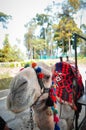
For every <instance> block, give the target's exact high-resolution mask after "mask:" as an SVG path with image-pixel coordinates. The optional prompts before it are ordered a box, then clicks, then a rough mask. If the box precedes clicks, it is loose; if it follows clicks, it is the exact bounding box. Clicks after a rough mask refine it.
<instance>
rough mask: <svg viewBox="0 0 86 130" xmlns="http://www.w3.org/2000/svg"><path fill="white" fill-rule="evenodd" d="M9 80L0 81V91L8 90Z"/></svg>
mask: <svg viewBox="0 0 86 130" xmlns="http://www.w3.org/2000/svg"><path fill="white" fill-rule="evenodd" d="M11 79H12V78H11V77H9V78H2V79H0V90H4V89H8V88H9V84H10V81H11Z"/></svg>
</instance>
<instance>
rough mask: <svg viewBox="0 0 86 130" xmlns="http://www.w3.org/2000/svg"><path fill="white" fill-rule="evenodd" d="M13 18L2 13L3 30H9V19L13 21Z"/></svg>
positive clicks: (0, 17)
mask: <svg viewBox="0 0 86 130" xmlns="http://www.w3.org/2000/svg"><path fill="white" fill-rule="evenodd" d="M11 18H12V17H11V16H10V15H7V14H5V13H3V12H0V23H2V26H3V28H7V26H6V25H7V23H8V21H9V19H11Z"/></svg>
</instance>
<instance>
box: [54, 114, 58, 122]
mask: <svg viewBox="0 0 86 130" xmlns="http://www.w3.org/2000/svg"><path fill="white" fill-rule="evenodd" d="M54 122H56V123H58V122H59V117H58V116H57V115H56V114H55V115H54Z"/></svg>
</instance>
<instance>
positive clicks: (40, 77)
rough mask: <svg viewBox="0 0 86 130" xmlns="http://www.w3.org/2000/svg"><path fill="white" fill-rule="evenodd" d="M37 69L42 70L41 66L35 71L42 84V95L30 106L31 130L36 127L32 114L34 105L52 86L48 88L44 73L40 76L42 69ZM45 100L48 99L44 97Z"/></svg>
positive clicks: (40, 84)
mask: <svg viewBox="0 0 86 130" xmlns="http://www.w3.org/2000/svg"><path fill="white" fill-rule="evenodd" d="M33 68H34V67H33ZM37 69H39V70H40V68H36V69H34V71H35V72H36V75H37V79H38V83H39V86H40V89H41V95H40V96H39V97H38V98H37V99H36V101H35V102H34V103H33V104H32V105H31V106H30V123H31V130H33V129H34V123H33V122H34V121H33V115H32V114H33V110H32V107H33V106H34V105H36V104H37V103H38V100H39V99H40V97H41V96H42V95H43V94H44V93H49V90H50V88H46V87H45V86H44V84H43V81H42V78H43V75H42V74H41V75H40V76H39V73H41V70H40V71H39V70H37ZM44 101H46V99H43V100H42V102H44Z"/></svg>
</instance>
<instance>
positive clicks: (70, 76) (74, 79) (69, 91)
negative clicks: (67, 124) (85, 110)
mask: <svg viewBox="0 0 86 130" xmlns="http://www.w3.org/2000/svg"><path fill="white" fill-rule="evenodd" d="M52 79H53V82H54V84H55V85H56V94H57V100H58V101H59V102H60V103H67V104H69V105H70V106H72V107H73V108H74V109H76V107H75V106H76V105H75V102H76V100H77V99H79V98H80V96H81V95H82V94H83V91H84V86H83V83H82V76H81V74H80V72H79V70H77V75H76V70H75V67H74V66H73V65H72V64H69V63H67V62H59V63H56V64H55V70H54V72H53V78H52ZM76 83H77V85H76Z"/></svg>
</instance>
